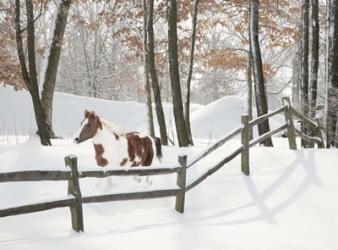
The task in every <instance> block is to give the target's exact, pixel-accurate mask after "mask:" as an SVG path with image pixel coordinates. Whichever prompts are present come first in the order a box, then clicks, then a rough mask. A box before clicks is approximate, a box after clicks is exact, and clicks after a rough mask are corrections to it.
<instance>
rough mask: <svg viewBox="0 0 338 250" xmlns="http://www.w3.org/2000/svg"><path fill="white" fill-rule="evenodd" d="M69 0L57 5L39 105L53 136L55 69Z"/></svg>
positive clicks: (49, 132) (49, 131)
mask: <svg viewBox="0 0 338 250" xmlns="http://www.w3.org/2000/svg"><path fill="white" fill-rule="evenodd" d="M70 4H71V0H62V1H61V2H60V5H59V6H58V13H57V16H56V20H55V28H54V35H53V40H52V44H51V47H50V52H49V57H48V63H47V69H46V73H45V79H44V83H43V90H42V93H41V105H42V109H43V111H44V115H45V119H46V121H45V123H46V126H47V133H48V136H49V137H51V138H53V137H55V133H54V131H53V99H54V90H55V84H56V75H57V69H58V66H59V60H60V55H61V48H62V40H63V36H64V33H65V29H66V24H67V18H68V13H69V9H70Z"/></svg>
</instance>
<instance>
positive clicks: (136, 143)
mask: <svg viewBox="0 0 338 250" xmlns="http://www.w3.org/2000/svg"><path fill="white" fill-rule="evenodd" d="M126 138H127V141H128V155H129V160H130V161H131V162H133V163H132V165H131V166H132V167H136V166H150V165H151V163H152V161H153V157H154V151H153V147H152V141H151V139H150V138H149V137H148V136H146V137H140V136H139V134H138V133H134V132H130V133H127V134H126Z"/></svg>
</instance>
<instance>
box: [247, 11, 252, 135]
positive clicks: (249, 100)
mask: <svg viewBox="0 0 338 250" xmlns="http://www.w3.org/2000/svg"><path fill="white" fill-rule="evenodd" d="M249 16H250V7H249ZM248 24H249V27H248V40H249V51H248V65H247V82H248V86H247V88H248V98H247V105H248V116H249V121H251V120H252V47H251V24H250V19H249V23H248ZM249 138H250V140H251V139H252V138H253V129H252V126H251V127H250V129H249Z"/></svg>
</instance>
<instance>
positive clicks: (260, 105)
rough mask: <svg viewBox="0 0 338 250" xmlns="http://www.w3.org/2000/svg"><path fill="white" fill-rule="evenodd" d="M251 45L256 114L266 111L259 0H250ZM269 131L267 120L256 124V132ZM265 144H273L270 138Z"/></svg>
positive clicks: (262, 113) (259, 114)
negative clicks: (260, 43) (260, 42)
mask: <svg viewBox="0 0 338 250" xmlns="http://www.w3.org/2000/svg"><path fill="white" fill-rule="evenodd" d="M250 4H251V13H250V22H251V25H250V26H251V31H250V33H251V47H252V59H253V73H254V74H253V75H254V81H255V97H256V108H257V116H261V115H264V114H266V113H268V103H267V98H266V91H265V81H264V75H263V64H262V56H261V50H260V45H259V36H258V34H259V0H251V1H250ZM268 131H270V125H269V120H266V121H264V122H262V123H260V124H259V125H258V132H259V134H260V135H262V134H264V133H266V132H268ZM262 144H264V145H265V146H271V147H272V146H273V144H272V140H271V138H268V139H266V140H265V141H263V142H262Z"/></svg>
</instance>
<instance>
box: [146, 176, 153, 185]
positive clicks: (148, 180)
mask: <svg viewBox="0 0 338 250" xmlns="http://www.w3.org/2000/svg"><path fill="white" fill-rule="evenodd" d="M146 183H147V184H148V185H153V181H152V180H151V179H150V176H149V175H148V176H147V177H146Z"/></svg>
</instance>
